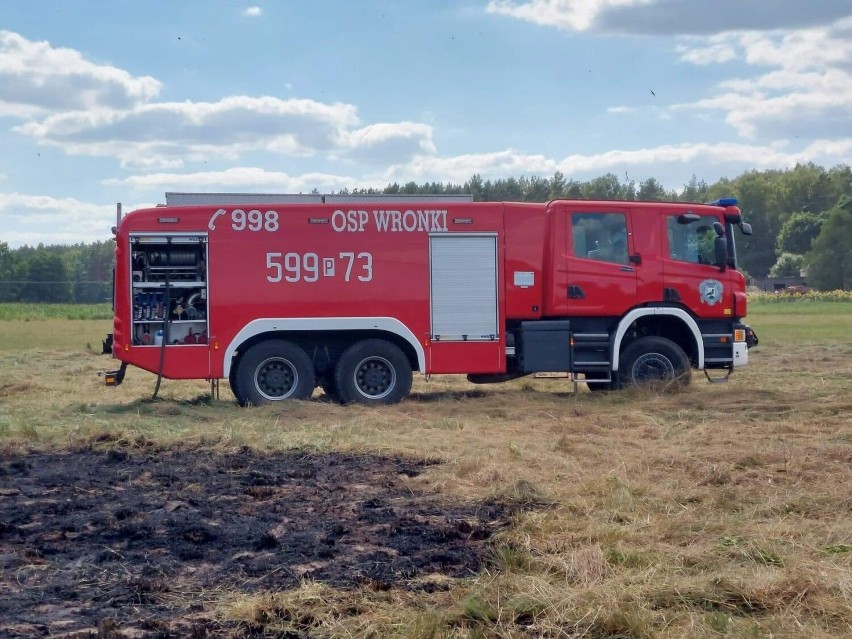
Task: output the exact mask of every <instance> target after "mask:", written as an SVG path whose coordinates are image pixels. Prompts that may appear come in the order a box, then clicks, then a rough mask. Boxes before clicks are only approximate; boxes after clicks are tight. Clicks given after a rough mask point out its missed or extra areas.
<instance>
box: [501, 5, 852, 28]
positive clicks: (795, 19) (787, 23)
mask: <svg viewBox="0 0 852 639" xmlns="http://www.w3.org/2000/svg"><path fill="white" fill-rule="evenodd" d="M486 11H487V12H488V13H492V14H499V15H504V16H508V17H512V18H516V19H519V20H525V21H528V22H533V23H535V24H540V25H543V26H549V27H555V28H557V29H564V30H568V31H580V32H583V31H596V32H610V33H641V34H668V35H683V34H688V33H703V34H712V33H719V32H724V31H732V30H746V29H751V30H772V29H778V28H795V27H802V26H810V25H814V24H825V23H827V22H831V21H832V20H836V19H838V18H843V17H845V16H848V15H849V14H850V9H849V7H848V5H845V4H844V3H842V2H839V1H838V0H809V1H808V2H785V3H778V1H777V0H748V2H743V0H490V1H489V3H488V5H487V7H486Z"/></svg>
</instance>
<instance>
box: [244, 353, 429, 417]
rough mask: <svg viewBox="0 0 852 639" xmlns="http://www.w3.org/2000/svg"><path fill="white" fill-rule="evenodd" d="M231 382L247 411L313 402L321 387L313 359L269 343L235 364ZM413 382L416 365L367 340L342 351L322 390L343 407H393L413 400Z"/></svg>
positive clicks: (398, 354)
mask: <svg viewBox="0 0 852 639" xmlns="http://www.w3.org/2000/svg"><path fill="white" fill-rule="evenodd" d="M230 382H231V388H232V390H233V391H234V395H235V396H236V398H237V401H238V402H239V403H240V404H242V405H244V406H245V405H248V404H268V403H271V402H276V401H282V400H286V399H308V398H309V397H310V396H311V394H312V393H313V390H314V388H315V387H316V385H317V384H316V373H315V370H314V365H313V362H312V361H311V359H310V357H308V354H307V353H306V352H305V350H304V349H303V348H302V347H301V346H299V345H298V344H295V343H293V342H288V341H285V340H266V341H264V342H260V343H258V344H255V345H254V346H252V347H251V348H249V349H248V350H247V351H246V352H245V353H244V354H243V355H242V356H241V357H240V359H239V360H238V361H237V363H236V364H235V368H234V370H233V371H232V373H231V376H230ZM411 382H412V372H411V364H410V363H409V361H408V358H407V357H406V356H405V353H403V352H402V350H401V349H400V348H399V347H398V346H396V345H395V344H392V343H391V342H388V341H386V340H382V339H366V340H363V341H360V342H356V343H355V344H353V345H352V346H350V347H349V348H348V349H346V350H345V351H344V352H343V354H342V355H341V356H340V359H339V360H338V361H337V363H336V365H335V367H334V372H333V375H330V376H329V378H327V379H326V380H325V381H324V382H323V384H322V387H323V390H324V391H325V392H326V394H327V395H329V396H330V397H331V398H332V399H335V400H337V401H341V402H343V403H344V404H350V403H359V404H394V403H396V402H398V401H400V400H402V399H403V398H404V397H405V396H406V395H408V393H409V391H410V390H411Z"/></svg>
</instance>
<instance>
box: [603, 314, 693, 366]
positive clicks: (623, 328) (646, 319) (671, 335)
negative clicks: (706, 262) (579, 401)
mask: <svg viewBox="0 0 852 639" xmlns="http://www.w3.org/2000/svg"><path fill="white" fill-rule="evenodd" d="M633 326H638V327H641V328H642V329H643V330H644V331H647V330H652V331H654V332H653V334H656V335H659V336H660V337H665V338H667V339H669V340H671V341H672V342H674V343H675V344H677V345H678V346H680V347H681V348H682V349H683V351H684V352H685V353H686V354H687V356H688V357H689V358H690V359H691V360H692V361H693V362H694V363H695V368H697V369H698V370H703V369H704V340H703V339H702V337H701V330H700V329H699V328H698V324H697V323H696V321H695V319H694V318H693V317H692V316H691V315H690V314H689V313H687V312H686V311H685V310H683V309H680V308H674V307H667V306H656V307H647V308H636V309H633V310H632V311H630V312H629V313H627V315H625V316H624V317H623V318H622V319H621V321H620V322H619V323H618V328H617V329H616V332H615V336H614V339H613V347H612V369H613V370H614V371H617V370H618V367H619V363H620V356H621V350H622V345H623V342H624V339H625V337H626V336H627V333H628V331H629V330H630V328H631V327H633Z"/></svg>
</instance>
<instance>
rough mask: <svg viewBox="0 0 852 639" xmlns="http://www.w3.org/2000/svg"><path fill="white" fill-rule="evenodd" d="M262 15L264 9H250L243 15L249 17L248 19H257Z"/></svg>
mask: <svg viewBox="0 0 852 639" xmlns="http://www.w3.org/2000/svg"><path fill="white" fill-rule="evenodd" d="M262 13H263V9H261V8H260V7H249V8H248V9H246V10H245V11H243V15H244V16H246V17H248V18H256V17H257V16H259V15H260V14H262Z"/></svg>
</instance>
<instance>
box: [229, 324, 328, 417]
mask: <svg viewBox="0 0 852 639" xmlns="http://www.w3.org/2000/svg"><path fill="white" fill-rule="evenodd" d="M231 383H232V385H233V386H232V388H233V391H234V395H235V396H236V397H237V399H238V401H239V403H240V404H242V405H243V406H246V405H248V404H269V403H271V402H278V401H282V400H285V399H308V398H309V397H310V396H311V393H312V392H313V390H314V387H315V386H316V378H315V376H314V366H313V364H312V363H311V360H310V358H309V357H308V354H307V353H305V351H304V349H302V348H301V347H299V346H297V345H296V344H293V343H292V342H285V341H283V340H268V341H265V342H260V343H259V344H255V345H254V346H252V347H251V348H249V349H248V350H247V351H246V352H245V354H244V355H243V356H242V357H240V360H239V362H238V363H237V370H236V372H235V373H234V375H233V379H232V381H231Z"/></svg>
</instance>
